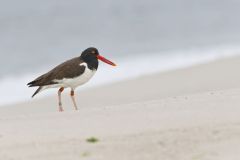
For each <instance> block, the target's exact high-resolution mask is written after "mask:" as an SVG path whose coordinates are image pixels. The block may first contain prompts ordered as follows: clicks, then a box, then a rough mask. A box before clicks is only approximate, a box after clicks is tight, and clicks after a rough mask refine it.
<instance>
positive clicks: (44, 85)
mask: <svg viewBox="0 0 240 160" xmlns="http://www.w3.org/2000/svg"><path fill="white" fill-rule="evenodd" d="M98 60H101V61H103V62H105V63H107V64H109V65H112V66H116V64H115V63H113V62H111V61H110V60H108V59H106V58H105V57H103V56H101V55H100V54H99V52H98V50H97V49H96V48H94V47H89V48H87V49H85V50H84V51H83V52H82V53H81V55H80V56H78V57H75V58H72V59H70V60H67V61H65V62H63V63H61V64H59V65H58V66H56V67H55V68H53V69H52V70H50V71H49V72H47V73H45V74H43V75H41V76H39V77H38V78H36V79H35V80H33V81H31V82H29V83H28V84H27V86H28V87H38V89H37V90H36V91H35V92H34V94H33V95H32V98H33V97H34V96H35V95H36V94H38V93H39V92H41V91H43V90H45V89H49V88H59V89H58V110H59V112H63V111H64V109H63V105H62V100H61V93H62V92H63V90H64V89H65V88H70V89H71V92H70V96H71V99H72V102H73V105H74V108H75V110H78V107H77V103H76V100H75V94H74V91H75V89H76V88H77V87H78V86H81V85H83V84H85V83H86V82H88V81H89V80H90V79H91V78H92V77H93V75H94V74H95V73H96V71H97V69H98V64H99V61H98Z"/></svg>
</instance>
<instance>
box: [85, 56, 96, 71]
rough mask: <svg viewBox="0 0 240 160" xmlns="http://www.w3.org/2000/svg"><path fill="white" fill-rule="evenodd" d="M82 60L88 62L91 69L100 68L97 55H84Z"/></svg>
mask: <svg viewBox="0 0 240 160" xmlns="http://www.w3.org/2000/svg"><path fill="white" fill-rule="evenodd" d="M82 60H83V61H84V62H86V63H87V65H88V68H89V69H91V70H97V69H98V60H97V58H96V57H84V58H82Z"/></svg>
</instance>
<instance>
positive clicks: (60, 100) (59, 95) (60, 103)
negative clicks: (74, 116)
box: [58, 87, 64, 112]
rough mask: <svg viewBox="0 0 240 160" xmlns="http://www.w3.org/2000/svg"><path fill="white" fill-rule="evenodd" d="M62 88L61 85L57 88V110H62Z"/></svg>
mask: <svg viewBox="0 0 240 160" xmlns="http://www.w3.org/2000/svg"><path fill="white" fill-rule="evenodd" d="M63 90H64V88H63V87H61V88H60V89H59V90H58V110H59V112H63V111H64V110H63V107H62V99H61V93H62V91H63Z"/></svg>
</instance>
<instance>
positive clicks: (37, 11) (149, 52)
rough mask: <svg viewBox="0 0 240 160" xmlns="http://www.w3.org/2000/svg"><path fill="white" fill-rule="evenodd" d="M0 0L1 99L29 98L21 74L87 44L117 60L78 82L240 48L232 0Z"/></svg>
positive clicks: (169, 66) (27, 75)
mask: <svg viewBox="0 0 240 160" xmlns="http://www.w3.org/2000/svg"><path fill="white" fill-rule="evenodd" d="M0 4H1V5H0V24H1V25H0V35H1V36H0V55H1V59H0V63H1V68H0V88H1V92H0V105H6V104H11V103H17V102H22V101H26V100H29V99H30V97H31V95H32V92H33V91H34V89H30V88H27V86H26V84H27V82H29V81H31V80H33V79H34V78H36V77H37V76H39V75H40V74H42V73H44V72H46V71H48V70H49V69H51V68H52V67H54V66H56V65H57V64H59V63H61V62H63V61H65V60H67V59H70V58H72V57H75V56H79V55H80V53H81V52H82V50H84V49H86V48H87V47H90V46H94V47H97V48H98V49H99V51H100V53H101V54H102V55H103V56H106V57H107V58H109V59H110V60H113V61H114V62H116V63H117V64H118V67H116V68H112V67H109V66H106V65H104V64H101V65H100V69H99V71H98V72H97V74H96V75H95V77H94V78H93V79H92V80H91V81H90V82H89V83H88V84H87V85H86V86H84V87H82V88H83V89H86V88H88V87H93V86H96V85H101V84H106V83H113V82H116V81H121V80H124V79H129V78H134V77H139V76H142V75H145V74H151V73H155V72H161V71H162V72H164V71H168V70H173V69H178V68H184V67H188V66H191V65H195V64H199V63H205V62H208V61H213V60H216V59H219V58H224V57H230V56H234V55H238V54H240V47H239V44H240V30H239V28H240V21H238V15H240V10H239V7H240V1H237V0H221V1H219V0H211V1H209V0H201V1H192V0H180V1H179V0H172V1H169V0H148V1H146V0H138V1H137V0H122V1H113V0H102V1H97V0H92V1H79V0H69V1H64V0H42V1H32V0H22V1H17V0H9V1H3V0H0ZM53 93H55V91H54V90H53V91H50V92H46V93H44V94H43V93H42V94H40V95H39V97H42V96H45V95H49V94H53Z"/></svg>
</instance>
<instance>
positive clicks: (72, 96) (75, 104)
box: [71, 89, 78, 110]
mask: <svg viewBox="0 0 240 160" xmlns="http://www.w3.org/2000/svg"><path fill="white" fill-rule="evenodd" d="M71 98H72V101H73V105H74V108H75V110H78V107H77V103H76V101H75V97H74V90H73V89H72V90H71Z"/></svg>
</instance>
